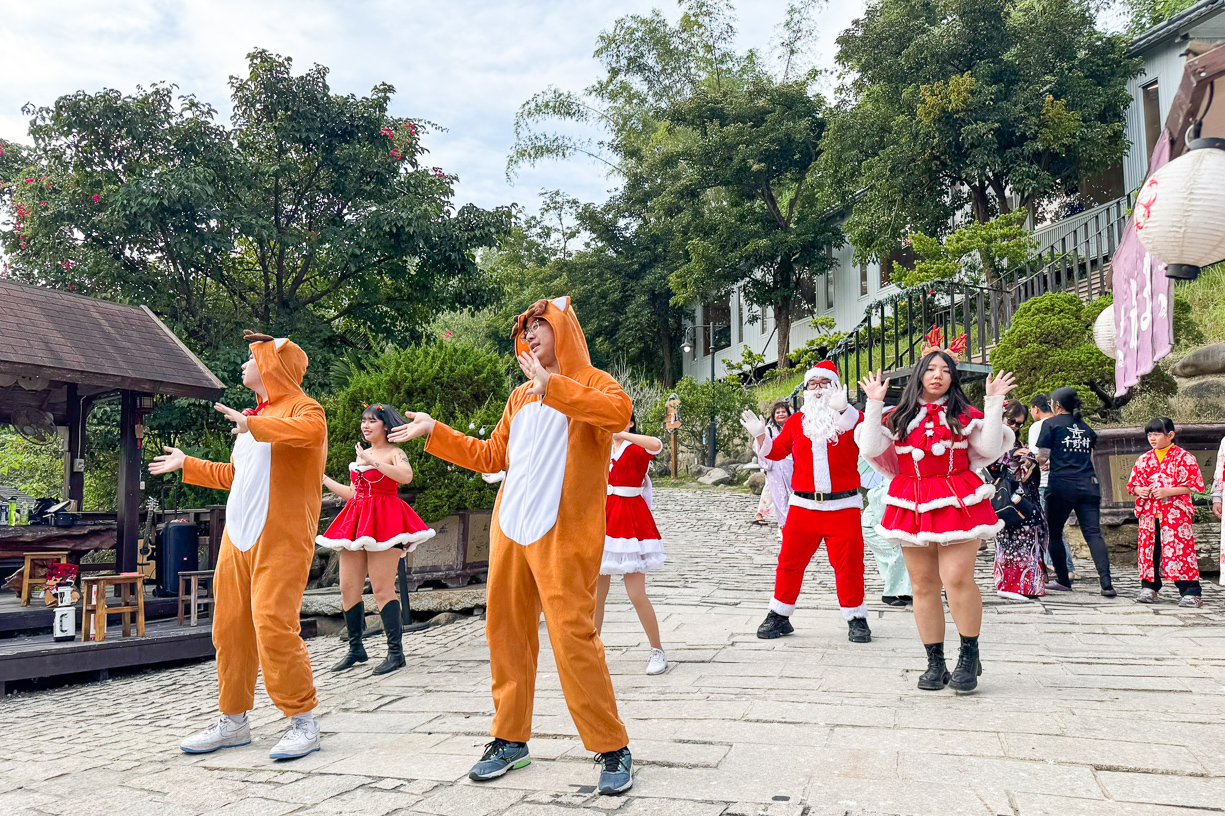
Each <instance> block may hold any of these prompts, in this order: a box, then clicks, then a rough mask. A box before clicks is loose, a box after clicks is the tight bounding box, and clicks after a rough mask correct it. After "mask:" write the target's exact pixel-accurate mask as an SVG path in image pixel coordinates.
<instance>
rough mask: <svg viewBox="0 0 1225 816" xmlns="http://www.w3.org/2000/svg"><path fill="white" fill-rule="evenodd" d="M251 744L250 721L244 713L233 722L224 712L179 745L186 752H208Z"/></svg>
mask: <svg viewBox="0 0 1225 816" xmlns="http://www.w3.org/2000/svg"><path fill="white" fill-rule="evenodd" d="M250 744H251V723H250V722H248V721H247V717H246V715H243V718H242V719H241V720H240V721H239V722H234V721H233V720H231V719H230V718H229V717H228V716H226V715H225V714H222V715H221V719H219V720H217V722H215V723H213V724H212V725H210V726H209V727H208V728H205V729H204V730H203V731H201V732H200V733H198V734H192V735H191V736H190V737H188V738H187V739H185V740H183V743H182V744H181V745H180V746H179V747H180V748H182V749H183V752H184V753H186V754H208V753H212V752H213V751H216V750H217V749H219V748H237V747H238V746H240V745H250Z"/></svg>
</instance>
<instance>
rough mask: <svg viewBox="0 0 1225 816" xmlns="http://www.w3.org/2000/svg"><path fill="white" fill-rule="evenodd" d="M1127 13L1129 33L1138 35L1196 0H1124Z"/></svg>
mask: <svg viewBox="0 0 1225 816" xmlns="http://www.w3.org/2000/svg"><path fill="white" fill-rule="evenodd" d="M1122 5H1123V9H1124V11H1125V12H1126V13H1127V16H1128V20H1127V34H1128V35H1129V36H1131V37H1138V36H1140V35H1141V34H1143V33H1144V32H1145V31H1148V30H1149V29H1150V28H1152V27H1153V26H1156V25H1160V24H1161V23H1164V22H1165V21H1166V20H1168V19H1170V18H1171V17H1173V16H1174V15H1175V14H1178V13H1179V12H1180V11H1185V10H1186V9H1188V8H1190V7H1191V6H1193V5H1195V0H1123V3H1122Z"/></svg>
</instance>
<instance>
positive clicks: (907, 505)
mask: <svg viewBox="0 0 1225 816" xmlns="http://www.w3.org/2000/svg"><path fill="white" fill-rule="evenodd" d="M994 495H995V486H994V485H989V484H986V483H984V484H983V486H982V487H980V488H978V489H977V490H975V491H974V492H973V493H971V494H970V495H969V496H966V497H965V498H963V499H962V500H961V502H960V504H964V505H965V506H966V507H970V506H971V505H975V504H978V503H980V502H984V501H987V500H988V499H990V498H991V497H992V496H994ZM885 504H889V505H892V506H894V507H900V508H902V509H903V510H913V511H915V512H918V513H927V512H930V511H932V510H939V509H940V508H941V507H957V506H958V501H957V497H956V496H945V497H944V498H940V499H933V500H932V501H929V502H922V503H920V504H919V506H918V507H916V506H915V503H914V502H911V501H907V500H906V499H899V498H896V497H894V496H890V495H889V494H887V493H886V494H885Z"/></svg>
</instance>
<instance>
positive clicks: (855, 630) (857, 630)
mask: <svg viewBox="0 0 1225 816" xmlns="http://www.w3.org/2000/svg"><path fill="white" fill-rule="evenodd" d="M847 627H848V629H849V631H848V632H847V635H846V639H847V640H849V641H850V642H851V643H871V642H872V630H871V629H869V628H868V619H867V618H851V619H850V620H849V621H847Z"/></svg>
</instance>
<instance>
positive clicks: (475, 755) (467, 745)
mask: <svg viewBox="0 0 1225 816" xmlns="http://www.w3.org/2000/svg"><path fill="white" fill-rule="evenodd" d="M491 739H492V737H489V736H481V737H464V736H456V737H449V738H447V739H445V740H443V741H442V742H440V743H438V744H437V745H435V746H434V747H433V748H431V749H430V750H431V751H435V752H437V753H440V754H459V755H461V756H466V757H468V759H469V760H470V761H471V762H472V763H473V764H475V763H476V761H477V760H478V759H480V758H481V754H482V753H483V752H484V750H485V745H486V743H488V742H489V741H490V740H491ZM528 750H529V752H530V753H531V755H532V759H558V758H559V757H561V756H564V755H565V754H567V753H568V752H571V751H575V750H577V751H581V750H583V746H582V743H581V742H579V741H578V740H576V739H552V738H550V737H533V738H532V739H531V741H530V742H529V743H528Z"/></svg>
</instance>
